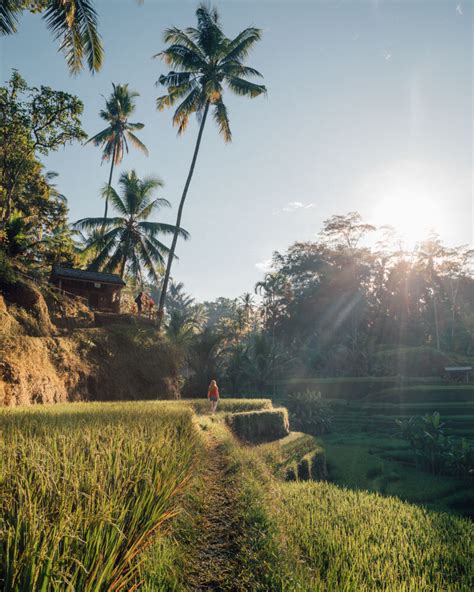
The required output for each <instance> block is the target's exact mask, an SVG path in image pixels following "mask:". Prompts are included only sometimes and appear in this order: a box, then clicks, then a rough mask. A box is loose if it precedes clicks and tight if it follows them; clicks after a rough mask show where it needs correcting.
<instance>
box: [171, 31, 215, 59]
mask: <svg viewBox="0 0 474 592" xmlns="http://www.w3.org/2000/svg"><path fill="white" fill-rule="evenodd" d="M192 31H193V30H192V29H191V30H185V31H183V30H181V29H178V28H177V27H170V28H168V29H165V32H164V33H163V41H164V42H165V43H171V44H172V45H183V46H184V47H186V48H187V49H189V50H190V51H193V52H194V53H195V54H196V55H197V56H199V57H200V58H201V59H202V60H203V61H205V59H206V56H205V55H204V54H203V53H202V51H201V49H200V48H199V47H198V46H197V44H196V43H195V42H194V41H193V40H192V37H191V36H190V33H191V34H192Z"/></svg>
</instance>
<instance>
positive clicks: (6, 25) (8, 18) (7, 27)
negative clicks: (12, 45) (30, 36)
mask: <svg viewBox="0 0 474 592" xmlns="http://www.w3.org/2000/svg"><path fill="white" fill-rule="evenodd" d="M20 13H21V6H20V2H19V0H2V2H0V35H11V34H12V33H16V26H17V24H18V15H19V14H20Z"/></svg>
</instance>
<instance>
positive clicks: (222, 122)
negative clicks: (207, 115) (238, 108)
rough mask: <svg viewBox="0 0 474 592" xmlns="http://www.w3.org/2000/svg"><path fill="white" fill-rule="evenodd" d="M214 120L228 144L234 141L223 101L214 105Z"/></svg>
mask: <svg viewBox="0 0 474 592" xmlns="http://www.w3.org/2000/svg"><path fill="white" fill-rule="evenodd" d="M213 118H214V121H215V122H216V124H217V127H218V128H219V133H220V134H221V135H222V137H223V138H224V140H225V141H226V142H230V141H231V140H232V132H231V131H230V126H229V116H228V115H227V108H226V106H225V105H224V102H223V101H222V99H221V100H220V101H218V102H217V103H215V104H214V112H213Z"/></svg>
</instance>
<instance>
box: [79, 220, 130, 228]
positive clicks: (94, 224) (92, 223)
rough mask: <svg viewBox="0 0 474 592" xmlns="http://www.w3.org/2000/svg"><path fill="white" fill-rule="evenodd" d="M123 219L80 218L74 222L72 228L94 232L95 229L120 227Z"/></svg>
mask: <svg viewBox="0 0 474 592" xmlns="http://www.w3.org/2000/svg"><path fill="white" fill-rule="evenodd" d="M122 223H123V218H106V219H105V220H104V218H81V219H80V220H77V222H74V224H73V228H75V229H76V230H95V229H96V228H102V226H104V228H110V227H111V226H120V225H121V224H122Z"/></svg>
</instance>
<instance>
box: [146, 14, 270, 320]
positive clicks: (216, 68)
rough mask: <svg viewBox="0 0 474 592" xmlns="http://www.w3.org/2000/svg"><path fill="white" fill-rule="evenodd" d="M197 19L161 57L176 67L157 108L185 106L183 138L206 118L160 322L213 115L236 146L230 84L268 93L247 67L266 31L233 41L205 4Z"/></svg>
mask: <svg viewBox="0 0 474 592" xmlns="http://www.w3.org/2000/svg"><path fill="white" fill-rule="evenodd" d="M196 17H197V28H194V27H189V28H187V29H178V28H177V27H171V28H169V29H166V31H165V34H164V41H165V43H170V45H169V46H168V47H167V48H166V49H164V50H163V51H161V52H160V53H159V54H157V56H156V57H160V58H161V59H162V60H163V61H164V62H165V64H167V65H168V66H171V67H172V68H173V70H172V71H170V72H169V73H168V74H166V75H164V74H163V75H162V76H160V78H159V79H158V82H159V84H161V85H162V86H164V87H166V89H167V91H168V92H167V94H166V95H164V96H162V97H158V99H157V100H156V106H157V108H158V109H159V110H162V109H165V108H167V107H173V106H174V105H175V104H176V103H177V102H179V105H178V107H177V109H176V111H175V112H174V116H173V125H176V126H177V127H178V134H182V133H183V132H184V131H185V130H186V128H187V126H188V122H189V118H190V117H191V115H192V114H193V113H195V114H196V115H198V117H199V118H200V124H199V132H198V136H197V140H196V146H195V148H194V154H193V158H192V161H191V167H190V169H189V173H188V176H187V178H186V183H185V185H184V189H183V193H182V196H181V201H180V203H179V207H178V214H177V218H176V231H175V233H174V236H173V241H172V243H171V248H170V252H169V255H168V263H167V266H166V271H165V274H164V277H163V284H162V286H161V293H160V302H159V309H158V319H159V322H161V320H162V317H163V314H164V307H165V300H166V294H167V290H168V283H169V280H170V274H171V265H172V263H173V259H174V255H175V249H176V244H177V241H178V237H179V229H180V227H181V217H182V214H183V209H184V203H185V201H186V196H187V194H188V189H189V185H190V183H191V179H192V177H193V173H194V167H195V165H196V159H197V156H198V153H199V147H200V145H201V139H202V134H203V132H204V126H205V125H206V119H207V115H208V113H209V109H212V111H213V117H214V120H215V122H216V124H217V127H218V128H219V133H220V134H221V135H222V136H223V138H224V140H225V141H226V142H230V140H231V137H232V135H231V131H230V125H229V117H228V114H227V107H226V106H225V104H224V101H223V98H222V97H223V93H224V84H225V85H226V86H227V87H228V88H229V90H231V91H232V92H234V93H235V94H237V95H240V96H244V97H248V98H251V99H253V98H255V97H258V96H259V95H261V94H265V93H266V92H267V91H266V88H265V87H264V86H263V85H261V84H255V83H254V82H250V81H249V80H248V78H253V77H256V76H258V77H261V76H262V75H261V74H260V72H258V71H257V70H255V69H254V68H249V67H248V66H245V65H244V60H245V58H246V57H247V55H248V54H249V52H250V50H251V49H252V47H253V46H254V45H255V44H256V43H257V42H258V41H260V38H261V31H260V29H257V28H255V27H249V28H247V29H244V30H243V31H241V32H240V33H239V34H238V35H237V36H236V37H235V38H234V39H229V38H228V37H226V36H225V35H224V32H223V30H222V26H221V23H220V19H219V14H218V12H217V9H215V8H210V6H207V5H205V4H201V5H200V6H199V8H198V9H197V10H196Z"/></svg>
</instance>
